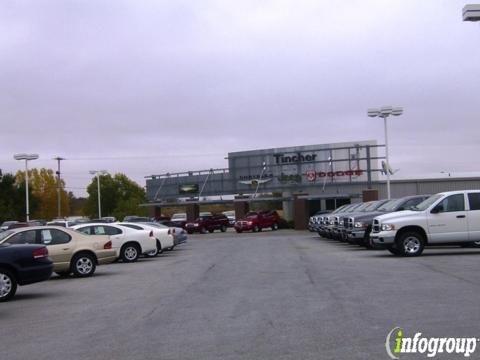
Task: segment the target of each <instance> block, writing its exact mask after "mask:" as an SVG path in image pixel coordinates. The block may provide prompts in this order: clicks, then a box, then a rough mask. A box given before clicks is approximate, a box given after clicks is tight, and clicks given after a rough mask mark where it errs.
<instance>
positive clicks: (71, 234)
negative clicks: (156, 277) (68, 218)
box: [0, 226, 117, 277]
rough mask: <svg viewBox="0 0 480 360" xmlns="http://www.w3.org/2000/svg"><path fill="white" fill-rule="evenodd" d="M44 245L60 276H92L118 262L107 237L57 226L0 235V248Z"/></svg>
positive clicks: (12, 231)
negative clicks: (17, 245)
mask: <svg viewBox="0 0 480 360" xmlns="http://www.w3.org/2000/svg"><path fill="white" fill-rule="evenodd" d="M1 243H10V244H43V245H46V246H47V248H48V254H49V256H50V258H51V259H52V261H53V266H54V267H53V271H55V272H56V273H57V274H58V275H60V276H68V275H70V274H71V273H73V274H74V275H75V276H76V277H87V276H92V275H93V274H94V272H95V268H96V266H97V265H102V264H108V263H111V262H113V261H115V260H116V259H117V256H116V252H115V250H114V249H112V242H111V241H110V239H109V237H108V236H88V235H84V234H81V233H79V232H77V231H75V230H71V229H67V228H63V227H60V226H34V227H24V228H18V229H12V230H7V231H4V232H1V233H0V244H1Z"/></svg>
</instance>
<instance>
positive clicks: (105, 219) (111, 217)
mask: <svg viewBox="0 0 480 360" xmlns="http://www.w3.org/2000/svg"><path fill="white" fill-rule="evenodd" d="M102 220H104V221H105V222H107V223H113V222H115V221H117V218H116V217H115V216H102Z"/></svg>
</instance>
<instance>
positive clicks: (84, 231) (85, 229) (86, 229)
mask: <svg viewBox="0 0 480 360" xmlns="http://www.w3.org/2000/svg"><path fill="white" fill-rule="evenodd" d="M77 231H79V232H81V233H82V234H87V235H90V234H91V231H90V226H84V227H81V228H78V229H77Z"/></svg>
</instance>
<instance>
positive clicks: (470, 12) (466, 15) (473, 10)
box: [462, 4, 480, 21]
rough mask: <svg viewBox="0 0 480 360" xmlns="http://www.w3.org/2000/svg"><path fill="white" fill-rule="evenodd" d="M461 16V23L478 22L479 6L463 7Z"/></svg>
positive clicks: (479, 17) (479, 19)
mask: <svg viewBox="0 0 480 360" xmlns="http://www.w3.org/2000/svg"><path fill="white" fill-rule="evenodd" d="M462 14H463V21H480V4H476V5H475V4H473V5H465V7H464V8H463V11H462Z"/></svg>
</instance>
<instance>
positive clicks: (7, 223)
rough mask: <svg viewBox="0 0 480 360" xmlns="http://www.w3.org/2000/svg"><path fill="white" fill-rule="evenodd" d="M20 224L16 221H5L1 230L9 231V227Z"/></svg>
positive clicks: (0, 227)
mask: <svg viewBox="0 0 480 360" xmlns="http://www.w3.org/2000/svg"><path fill="white" fill-rule="evenodd" d="M16 223H18V221H14V220H11V221H4V222H3V223H2V226H0V230H8V227H9V226H10V225H13V224H16Z"/></svg>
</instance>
